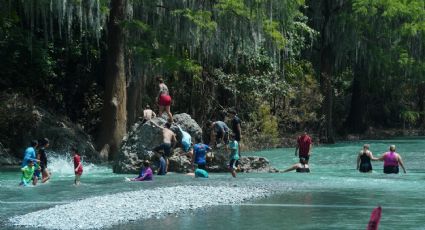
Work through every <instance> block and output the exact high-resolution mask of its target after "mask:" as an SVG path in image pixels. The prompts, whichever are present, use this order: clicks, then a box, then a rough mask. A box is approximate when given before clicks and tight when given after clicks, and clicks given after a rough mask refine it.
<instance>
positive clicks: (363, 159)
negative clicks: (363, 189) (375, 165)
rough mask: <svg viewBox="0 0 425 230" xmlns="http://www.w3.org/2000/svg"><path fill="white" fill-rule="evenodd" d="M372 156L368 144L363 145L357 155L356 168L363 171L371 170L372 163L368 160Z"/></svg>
mask: <svg viewBox="0 0 425 230" xmlns="http://www.w3.org/2000/svg"><path fill="white" fill-rule="evenodd" d="M373 158H374V157H373V155H372V152H371V151H369V144H365V145H363V150H362V151H360V153H359V155H357V170H359V171H360V172H363V173H365V172H372V163H370V161H371V159H373Z"/></svg>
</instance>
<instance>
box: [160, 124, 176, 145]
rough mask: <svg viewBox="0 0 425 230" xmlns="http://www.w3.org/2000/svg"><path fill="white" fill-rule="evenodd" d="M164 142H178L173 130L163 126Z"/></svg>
mask: <svg viewBox="0 0 425 230" xmlns="http://www.w3.org/2000/svg"><path fill="white" fill-rule="evenodd" d="M162 136H163V140H162V141H163V143H167V144H171V143H172V142H174V143H175V142H177V139H176V135H175V134H174V132H173V131H171V130H169V129H167V128H163V129H162Z"/></svg>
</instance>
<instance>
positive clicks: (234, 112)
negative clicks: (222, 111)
mask: <svg viewBox="0 0 425 230" xmlns="http://www.w3.org/2000/svg"><path fill="white" fill-rule="evenodd" d="M227 113H230V114H233V115H236V110H234V109H229V111H228V112H227Z"/></svg>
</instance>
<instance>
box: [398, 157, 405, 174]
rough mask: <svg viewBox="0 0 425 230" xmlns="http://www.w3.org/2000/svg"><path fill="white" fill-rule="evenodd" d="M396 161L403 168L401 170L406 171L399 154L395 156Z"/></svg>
mask: <svg viewBox="0 0 425 230" xmlns="http://www.w3.org/2000/svg"><path fill="white" fill-rule="evenodd" d="M397 161H398V163H399V164H400V166H401V167H402V168H403V172H404V173H406V168H404V163H403V159H401V156H400V155H398V156H397Z"/></svg>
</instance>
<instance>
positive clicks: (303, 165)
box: [283, 157, 310, 173]
mask: <svg viewBox="0 0 425 230" xmlns="http://www.w3.org/2000/svg"><path fill="white" fill-rule="evenodd" d="M293 170H295V171H296V172H299V173H309V172H310V168H309V167H308V164H307V161H306V159H305V158H303V157H301V158H300V162H299V163H296V164H294V165H292V166H291V167H290V168H287V169H285V170H284V171H283V172H289V171H293Z"/></svg>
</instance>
